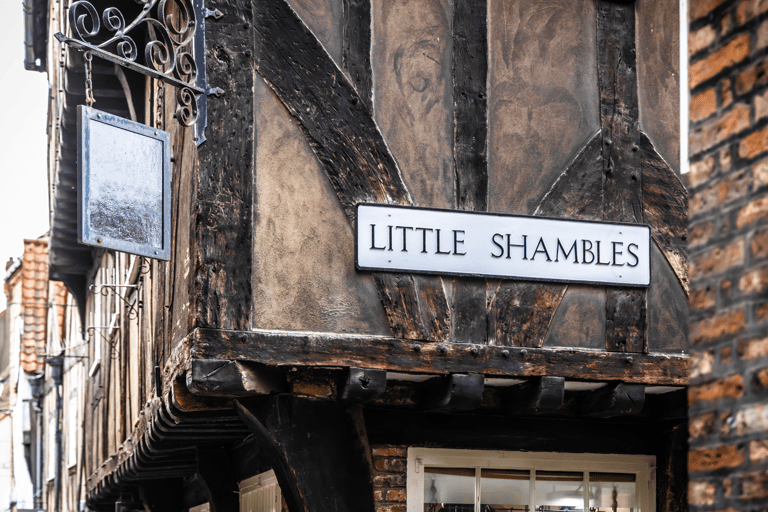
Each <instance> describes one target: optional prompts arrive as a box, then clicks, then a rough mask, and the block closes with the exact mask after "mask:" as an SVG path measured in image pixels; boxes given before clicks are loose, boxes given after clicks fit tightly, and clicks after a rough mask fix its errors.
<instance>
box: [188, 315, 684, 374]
mask: <svg viewBox="0 0 768 512" xmlns="http://www.w3.org/2000/svg"><path fill="white" fill-rule="evenodd" d="M189 341H190V342H191V344H192V347H191V348H192V350H191V358H192V359H226V360H240V361H251V362H255V363H259V364H263V365H268V366H299V367H355V368H366V369H380V370H389V371H398V372H410V373H425V374H431V375H447V374H451V373H480V374H483V375H485V376H494V377H502V376H503V377H535V376H548V375H558V376H562V377H565V378H566V379H578V380H598V381H621V382H627V383H639V384H655V385H669V386H685V385H687V384H688V357H687V356H685V355H673V354H627V353H619V352H606V351H598V350H584V349H572V348H568V349H566V348H541V349H535V348H523V347H498V346H490V345H477V344H458V343H434V342H421V341H416V340H402V339H396V338H387V337H380V336H359V335H343V334H325V333H322V334H320V333H300V332H299V333H297V332H287V331H271V330H269V331H268V330H254V331H229V330H219V329H203V328H198V329H195V330H194V331H193V332H192V333H191V334H190V336H189Z"/></svg>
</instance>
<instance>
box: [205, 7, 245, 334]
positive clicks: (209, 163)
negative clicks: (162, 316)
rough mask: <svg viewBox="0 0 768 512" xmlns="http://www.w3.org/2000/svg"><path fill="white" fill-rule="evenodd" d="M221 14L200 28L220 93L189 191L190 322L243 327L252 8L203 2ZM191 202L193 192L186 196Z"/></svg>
mask: <svg viewBox="0 0 768 512" xmlns="http://www.w3.org/2000/svg"><path fill="white" fill-rule="evenodd" d="M206 7H208V8H209V9H211V10H219V11H221V12H222V13H223V16H222V17H221V18H220V19H214V18H210V19H209V20H208V21H207V22H206V24H205V27H206V32H207V34H206V41H208V49H207V50H208V57H207V59H206V62H207V71H208V84H209V85H210V86H211V87H213V88H216V87H219V88H221V89H222V90H223V91H224V93H223V94H222V95H221V96H220V97H219V98H217V99H216V101H211V102H210V103H209V104H208V128H209V129H208V134H209V138H208V141H207V143H206V144H203V145H201V146H200V148H199V151H200V166H199V169H198V177H197V180H196V183H194V187H195V188H196V193H197V201H196V204H195V206H194V208H195V211H194V215H193V216H192V222H193V229H192V235H191V238H192V240H191V241H192V247H193V249H192V252H193V254H194V258H195V268H196V269H197V275H196V278H195V279H196V280H195V284H194V288H195V289H194V294H193V296H194V297H195V299H194V300H196V314H197V318H196V322H195V323H196V325H197V326H198V327H211V328H219V329H235V330H248V329H250V317H251V305H252V291H251V265H252V253H253V248H252V242H253V234H252V233H253V222H252V217H251V209H252V204H253V165H254V151H253V147H254V141H253V137H254V130H253V103H254V99H253V79H254V73H253V64H252V60H253V48H254V31H253V28H251V27H252V26H253V14H252V3H251V2H250V1H249V0H208V2H206ZM193 197H194V192H193Z"/></svg>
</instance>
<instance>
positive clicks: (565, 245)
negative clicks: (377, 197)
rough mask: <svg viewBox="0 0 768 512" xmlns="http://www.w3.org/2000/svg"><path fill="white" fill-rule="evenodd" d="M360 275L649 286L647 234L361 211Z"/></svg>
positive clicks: (395, 209)
mask: <svg viewBox="0 0 768 512" xmlns="http://www.w3.org/2000/svg"><path fill="white" fill-rule="evenodd" d="M355 244H356V265H357V268H358V269H360V270H374V271H381V270H383V271H391V272H407V273H417V274H419V273H426V274H448V275H471V276H483V277H500V278H504V279H519V280H544V281H559V282H573V283H594V284H610V285H617V286H648V285H649V284H650V282H651V237H650V228H649V227H648V226H644V225H638V224H618V223H608V222H593V221H578V220H566V219H550V218H545V217H522V216H514V215H497V214H489V213H475V212H462V211H451V210H432V209H426V208H411V207H402V206H387V205H373V204H361V205H358V207H357V226H356V237H355Z"/></svg>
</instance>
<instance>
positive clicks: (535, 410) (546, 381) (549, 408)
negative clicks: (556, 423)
mask: <svg viewBox="0 0 768 512" xmlns="http://www.w3.org/2000/svg"><path fill="white" fill-rule="evenodd" d="M506 395H507V396H506V400H507V405H508V410H509V412H510V413H512V414H520V415H530V414H541V413H552V412H555V411H557V409H559V408H561V407H562V406H563V404H564V401H565V379H564V378H563V377H549V376H547V377H538V378H534V379H531V380H529V381H527V382H524V383H522V384H518V385H517V386H511V387H510V388H509V389H508V390H507V393H506Z"/></svg>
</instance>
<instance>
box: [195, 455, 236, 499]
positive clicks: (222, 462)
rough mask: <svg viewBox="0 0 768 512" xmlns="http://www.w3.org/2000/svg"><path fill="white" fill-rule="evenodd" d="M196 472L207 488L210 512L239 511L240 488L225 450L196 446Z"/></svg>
mask: <svg viewBox="0 0 768 512" xmlns="http://www.w3.org/2000/svg"><path fill="white" fill-rule="evenodd" d="M197 474H198V475H199V476H200V478H202V480H203V482H204V483H205V486H206V488H207V491H208V498H209V500H208V503H209V504H210V506H211V512H239V511H240V494H239V492H240V488H239V486H238V481H237V480H236V479H235V478H234V474H233V471H232V461H231V458H230V456H229V454H228V453H227V452H226V451H224V450H221V449H218V450H216V449H209V448H198V449H197Z"/></svg>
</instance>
